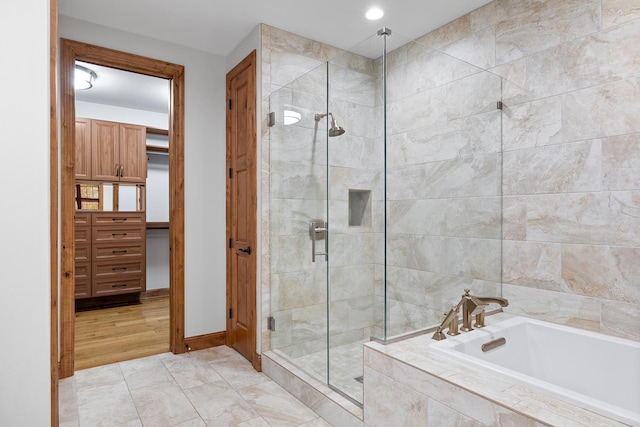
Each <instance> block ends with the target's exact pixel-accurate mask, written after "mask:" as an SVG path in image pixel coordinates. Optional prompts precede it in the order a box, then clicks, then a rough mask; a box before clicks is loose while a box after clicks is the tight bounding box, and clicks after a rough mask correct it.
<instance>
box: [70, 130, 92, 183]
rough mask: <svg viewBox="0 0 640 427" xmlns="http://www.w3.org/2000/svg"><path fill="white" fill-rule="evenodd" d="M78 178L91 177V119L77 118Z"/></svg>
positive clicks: (76, 169)
mask: <svg viewBox="0 0 640 427" xmlns="http://www.w3.org/2000/svg"><path fill="white" fill-rule="evenodd" d="M74 166H75V171H76V179H79V180H84V179H91V119H85V118H77V119H76V160H75V163H74Z"/></svg>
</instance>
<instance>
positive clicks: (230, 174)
mask: <svg viewBox="0 0 640 427" xmlns="http://www.w3.org/2000/svg"><path fill="white" fill-rule="evenodd" d="M229 178H233V169H231V168H229Z"/></svg>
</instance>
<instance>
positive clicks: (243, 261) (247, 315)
mask: <svg viewBox="0 0 640 427" xmlns="http://www.w3.org/2000/svg"><path fill="white" fill-rule="evenodd" d="M227 99H228V108H227V166H228V168H229V175H228V179H227V233H228V236H229V242H230V244H229V249H228V257H227V303H228V308H229V313H228V314H229V315H228V318H227V345H229V346H231V347H233V348H234V349H236V350H237V351H238V352H239V353H240V354H242V355H243V356H244V357H246V358H247V359H248V360H249V361H250V362H252V364H253V366H254V368H256V369H257V370H260V369H261V364H260V356H259V355H258V354H257V353H256V329H257V323H256V319H257V317H256V300H257V298H256V257H257V256H258V254H257V252H256V229H257V224H256V217H257V184H256V52H255V51H253V52H252V53H251V54H249V56H247V57H246V58H245V59H244V60H242V61H241V62H240V63H239V64H238V65H236V67H234V68H233V70H231V71H230V72H229V73H228V74H227Z"/></svg>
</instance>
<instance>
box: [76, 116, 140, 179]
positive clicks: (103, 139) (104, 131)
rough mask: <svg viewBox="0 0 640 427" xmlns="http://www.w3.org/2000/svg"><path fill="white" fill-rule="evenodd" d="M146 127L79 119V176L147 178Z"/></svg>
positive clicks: (77, 127)
mask: <svg viewBox="0 0 640 427" xmlns="http://www.w3.org/2000/svg"><path fill="white" fill-rule="evenodd" d="M146 153H147V152H146V127H144V126H138V125H132V124H127V123H117V122H109V121H105V120H92V119H86V118H77V119H76V166H75V169H76V179H78V180H93V181H110V182H145V180H146V178H147V154H146Z"/></svg>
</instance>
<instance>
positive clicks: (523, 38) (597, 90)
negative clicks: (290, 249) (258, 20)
mask: <svg viewBox="0 0 640 427" xmlns="http://www.w3.org/2000/svg"><path fill="white" fill-rule="evenodd" d="M638 18H640V3H638V1H636V0H587V1H578V0H571V1H566V0H546V1H544V0H536V1H533V2H532V1H528V0H495V1H494V2H492V3H490V4H488V5H486V6H484V7H482V8H480V9H478V10H476V11H474V12H472V13H470V14H468V15H465V16H463V17H461V18H459V19H457V20H456V21H454V22H452V23H450V24H447V25H445V26H444V27H442V28H440V29H438V30H436V31H434V32H431V33H429V34H427V35H425V36H423V37H421V38H420V39H419V40H418V42H419V44H418V46H420V49H418V51H415V50H411V49H406V50H404V51H403V52H402V55H404V56H402V55H398V56H397V57H396V58H390V60H389V64H390V73H389V79H390V81H391V82H393V79H397V80H407V81H408V80H409V79H408V78H407V76H415V77H416V78H414V79H410V81H409V83H407V84H408V86H407V85H405V86H401V85H393V84H391V85H389V87H390V92H389V101H390V106H389V119H390V120H389V129H390V130H391V134H392V135H391V137H390V140H389V144H390V147H393V150H390V155H389V158H388V161H389V166H390V167H392V168H393V167H395V168H396V169H395V170H394V172H392V173H391V174H390V176H389V187H390V188H396V189H397V191H396V193H395V194H394V199H395V200H394V202H393V203H390V206H389V209H390V215H391V216H392V217H393V218H394V219H395V221H394V222H392V223H390V231H391V234H394V233H395V234H396V237H395V238H391V239H390V240H389V251H390V252H391V255H392V257H395V259H396V260H403V264H400V265H391V266H390V268H389V271H388V274H389V276H390V278H391V279H392V280H393V281H394V282H395V283H396V284H397V286H395V287H393V288H390V290H391V292H390V296H391V299H392V300H393V301H394V302H392V303H391V304H390V307H389V315H390V317H392V316H398V317H397V318H398V319H400V318H402V319H403V320H402V322H404V326H405V327H409V326H410V327H413V326H418V325H420V324H421V323H424V321H425V319H426V317H425V316H424V314H421V313H420V311H419V310H418V311H415V310H413V311H412V309H411V307H409V306H408V305H406V303H407V302H410V303H411V304H412V305H414V306H419V307H427V308H433V313H436V312H438V313H439V312H440V310H441V309H442V304H443V301H442V299H441V298H434V297H433V295H437V291H438V290H439V289H443V288H447V289H456V292H457V288H458V287H463V286H469V285H471V286H475V287H476V289H478V290H479V291H480V292H483V291H484V290H487V291H488V292H490V291H491V289H492V288H491V287H490V286H489V285H490V284H491V283H493V282H494V281H499V280H500V277H499V276H500V274H499V272H498V277H496V274H495V270H493V269H492V268H491V267H492V266H495V262H498V263H499V261H496V260H495V259H494V258H488V259H482V257H481V256H478V257H477V258H476V259H477V261H476V262H473V263H471V264H467V265H465V266H461V265H460V264H456V263H455V262H454V261H455V260H457V259H459V258H460V257H467V256H468V255H469V254H470V253H475V254H478V255H481V254H489V253H493V251H494V250H495V249H496V248H494V247H493V246H491V245H492V244H495V242H498V244H499V245H500V244H501V245H502V254H503V258H502V265H501V269H502V280H503V282H504V283H503V286H502V291H503V295H504V296H505V297H507V298H508V299H509V300H510V302H511V304H510V306H509V308H508V311H511V312H514V313H518V314H522V315H525V316H530V317H535V318H542V319H545V320H549V321H552V322H557V323H563V324H569V325H574V326H578V327H582V328H585V329H590V330H597V331H602V332H604V333H607V334H612V335H616V336H622V337H628V338H632V339H635V340H639V339H640V326H639V325H640V267H638V266H639V265H640V188H639V186H640V114H639V112H640V59H639V58H640V54H639V53H638V46H640V19H638ZM262 34H263V40H262V43H263V46H262V55H263V58H262V59H263V64H262V67H263V94H262V95H263V99H265V102H266V101H268V95H269V93H270V92H271V91H273V90H275V89H277V88H278V87H280V85H283V84H286V83H288V82H289V81H291V80H292V79H294V78H296V77H299V76H301V75H303V74H304V73H305V72H307V71H309V70H310V69H312V68H314V67H316V66H317V65H318V64H320V63H321V62H322V61H325V60H327V59H329V58H331V57H333V56H335V55H337V53H338V50H337V49H334V48H330V47H327V46H324V45H322V44H319V43H317V42H314V41H311V40H308V39H304V38H302V37H299V36H295V35H292V34H289V33H285V32H282V31H281V30H277V29H274V28H272V27H268V26H263V28H262ZM425 46H426V47H430V48H433V49H435V51H432V52H431V53H429V54H425V53H424V50H423V47H425ZM445 54H446V55H445ZM429 55H431V56H429ZM403 58H404V62H403ZM406 58H412V60H411V61H407V60H406ZM460 60H462V61H465V63H462V62H460ZM477 67H480V68H485V67H486V68H490V71H491V73H494V74H496V75H498V76H501V77H503V79H504V80H503V81H502V94H503V99H504V102H505V105H506V108H505V110H503V113H502V114H500V113H498V114H496V113H495V112H493V111H491V110H489V109H488V108H487V109H486V110H483V106H487V107H488V105H489V98H491V96H490V95H492V94H493V91H489V92H487V95H488V96H487V97H486V98H485V99H484V101H482V100H483V97H482V96H481V95H479V96H478V98H477V99H479V100H481V101H482V102H484V104H483V103H480V104H473V105H470V104H468V103H466V104H465V101H466V100H467V99H466V98H465V96H466V95H467V94H468V93H469V90H473V91H482V90H487V88H490V85H491V84H492V81H493V79H492V76H490V75H488V74H486V73H484V74H483V73H477V72H475V70H477ZM418 76H419V77H421V78H417V77H418ZM423 76H428V77H429V78H428V79H425V78H422V77H423ZM458 80H464V81H465V83H463V84H456V85H455V86H453V85H448V82H451V81H458ZM427 94H428V95H427ZM434 100H438V101H437V102H435V101H434ZM443 103H444V104H445V105H447V107H446V108H438V107H439V106H442V104H443ZM460 105H462V108H463V110H461V112H460V114H459V115H458V116H456V115H455V111H453V110H452V109H453V108H457V106H460ZM267 107H268V104H267ZM466 107H468V110H466V111H465V110H464V108H466ZM267 110H268V108H265V109H264V111H267ZM496 123H498V124H499V129H500V131H498V133H496V131H495V129H496V127H495V124H496ZM263 129H267V131H265V132H264V133H263V190H262V191H263V207H262V209H263V239H264V242H265V246H264V247H266V248H268V243H269V241H270V239H271V238H272V236H273V235H272V233H271V232H270V231H269V230H270V227H274V226H279V225H278V224H273V223H271V224H270V221H269V197H268V196H269V193H268V192H269V190H270V186H269V178H270V172H271V169H270V167H271V166H272V165H271V162H270V159H269V154H270V153H269V135H268V128H267V127H266V126H265V127H264V128H263ZM425 129H427V130H428V131H429V132H426V133H425ZM456 131H457V132H458V136H459V135H467V139H464V138H460V137H458V138H449V139H447V138H446V137H445V136H451V135H456ZM438 135H440V136H438ZM427 139H428V140H429V144H424V143H423V142H424V141H425V140H427ZM496 139H501V140H502V149H503V153H504V154H503V159H502V167H503V169H502V177H501V179H502V193H503V198H502V201H501V203H502V214H503V222H502V240H500V239H499V238H496V236H494V234H495V233H494V232H495V221H496V217H495V214H494V212H495V205H496V204H497V203H500V199H499V198H498V197H496V196H497V195H498V194H499V191H496V192H494V193H492V189H493V187H492V186H494V185H495V182H496V181H495V180H493V179H492V178H491V176H490V175H487V174H486V173H485V174H483V173H482V171H489V170H490V169H488V168H489V167H490V166H491V168H494V167H495V162H496V161H499V160H496V159H498V157H495V156H494V157H492V155H493V154H494V153H495V149H494V147H493V146H492V145H491V143H492V142H493V141H495V140H496ZM360 149H361V148H360ZM344 155H345V156H347V157H348V156H349V155H353V154H352V153H349V152H346V153H345V154H344ZM418 164H420V165H421V166H416V165H418ZM469 170H475V171H479V172H480V174H479V175H477V176H474V178H473V180H472V181H473V182H472V183H473V185H474V189H473V190H472V194H474V195H477V194H481V195H482V196H483V197H482V198H475V197H474V198H473V199H466V197H467V196H468V195H469V194H470V191H469V188H470V187H467V188H465V187H464V185H462V186H460V185H459V180H460V179H461V178H462V177H464V173H466V172H468V171H469ZM336 176H338V175H336ZM345 176H349V175H345ZM476 177H477V178H476ZM352 178H353V176H352ZM359 178H360V177H358V179H359ZM354 179H355V178H354ZM443 182H444V183H445V184H446V185H442V183H443ZM466 182H469V181H468V179H467V181H466ZM407 183H410V185H407ZM427 183H429V184H435V188H439V189H440V191H442V193H443V194H442V195H441V196H443V197H433V198H431V197H426V195H425V193H424V192H425V188H427V187H429V186H427V185H426V184H427ZM449 184H451V185H449ZM431 188H434V186H431ZM451 191H458V192H459V193H454V195H456V194H457V196H458V197H444V196H445V195H450V194H451ZM478 192H479V193H478ZM429 195H433V193H429ZM436 196H437V195H436ZM430 199H431V200H430ZM338 203H344V201H339V202H338ZM271 208H272V209H273V208H274V207H271ZM465 218H466V219H468V218H473V219H474V220H473V221H471V222H472V225H473V234H471V235H469V230H470V228H469V224H465ZM467 222H469V221H467ZM425 230H427V231H428V232H429V233H430V234H429V235H430V236H431V237H430V238H429V239H425V238H424V237H421V236H422V235H424V234H425ZM449 234H454V236H450V235H449ZM434 236H439V237H438V238H435V237H434ZM352 237H353V236H349V235H345V238H352ZM359 237H360V238H363V236H359ZM470 237H471V238H472V239H473V243H474V244H473V245H467V246H464V245H462V246H461V245H460V244H459V242H458V241H456V240H455V239H464V238H467V239H469V238H470ZM498 237H499V236H498ZM376 239H378V242H377V243H381V242H380V241H379V238H378V237H376ZM443 253H448V254H449V255H450V257H447V258H446V259H445V261H446V260H448V261H447V262H444V263H443V262H441V261H442V254H443ZM271 261H272V260H271V259H270V255H269V254H268V253H265V254H263V279H264V280H263V307H264V310H263V313H264V316H265V317H266V316H267V315H268V313H269V312H270V308H269V307H270V305H271V300H270V298H271V297H272V295H273V294H272V293H271V291H272V286H273V284H272V283H271V274H270V270H269V269H270V266H271V265H272V263H271ZM433 263H439V264H438V266H432V265H431V264H433ZM443 265H444V266H446V269H445V270H446V271H441V269H442V268H443V267H442V266H443ZM432 267H433V268H432ZM488 267H489V268H490V269H489V270H487V268H488ZM465 268H466V271H467V272H468V273H469V274H466V273H465V274H460V275H458V274H455V275H453V274H451V272H455V271H460V270H461V269H462V270H464V269H465ZM438 269H440V270H438ZM498 269H500V266H498ZM343 273H344V274H347V275H350V276H347V277H361V278H362V277H368V276H367V275H368V274H369V273H366V274H362V272H361V271H359V272H356V271H351V272H348V271H347V270H345V271H344V272H343ZM471 273H472V274H471ZM374 276H375V279H378V281H379V279H380V271H379V270H377V271H376V272H375V273H374ZM457 282H460V283H457ZM363 286H364V287H366V285H363ZM342 291H344V292H343V293H345V292H346V290H344V289H343V290H342ZM366 292H368V290H364V289H359V288H358V289H354V290H353V293H352V294H351V296H356V295H357V296H359V297H362V296H365V295H367V293H366ZM377 293H378V294H379V292H377ZM305 295H306V296H305V298H315V297H318V298H319V295H318V294H314V293H310V294H308V295H307V294H305ZM344 296H345V298H346V297H348V296H349V295H344ZM287 298H288V297H287ZM376 301H377V308H376V309H377V310H378V311H379V310H380V309H381V307H380V304H381V301H380V299H378V300H376ZM412 313H414V314H412ZM416 313H417V314H416ZM438 315H440V314H438ZM403 316H404V317H403ZM434 316H435V314H434ZM402 322H401V323H402ZM263 324H265V322H263ZM270 342H271V341H270V334H269V332H268V331H264V332H263V348H264V349H269V348H271V347H270Z"/></svg>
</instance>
